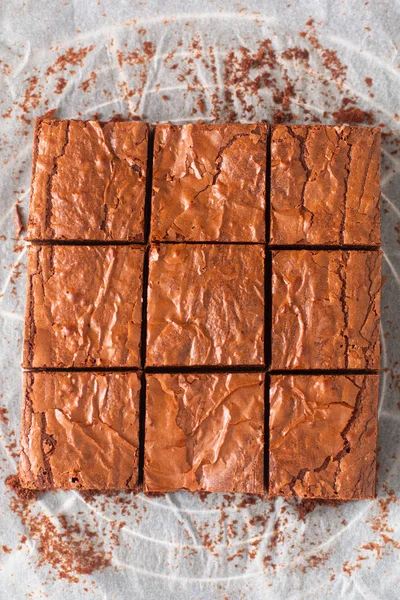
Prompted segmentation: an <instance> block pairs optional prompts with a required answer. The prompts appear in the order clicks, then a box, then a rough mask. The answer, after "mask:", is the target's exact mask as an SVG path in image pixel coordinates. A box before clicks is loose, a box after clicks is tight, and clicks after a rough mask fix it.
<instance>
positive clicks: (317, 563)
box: [0, 0, 400, 600]
mask: <svg viewBox="0 0 400 600" xmlns="http://www.w3.org/2000/svg"><path fill="white" fill-rule="evenodd" d="M399 8H400V7H399V3H398V2H389V1H387V2H385V1H380V2H371V1H370V2H364V1H358V0H345V1H344V2H332V0H331V1H329V0H325V1H323V0H321V1H319V2H317V1H314V2H310V1H307V2H306V1H303V0H301V1H296V0H288V1H287V2H280V1H279V0H276V1H274V2H273V1H269V2H266V1H263V2H262V1H261V0H260V1H258V0H254V1H250V2H246V3H245V4H240V3H233V2H227V1H219V2H212V1H209V2H207V1H205V0H203V1H202V2H197V1H193V2H183V1H181V0H179V1H174V2H164V3H161V2H152V1H150V0H149V1H147V2H128V1H124V2H114V1H112V0H107V1H103V0H99V1H95V0H92V1H90V2H79V1H78V0H75V1H70V0H65V1H58V2H51V1H50V0H40V1H37V2H32V1H30V0H28V1H27V2H23V1H22V0H7V2H2V3H1V5H0V81H1V85H0V114H1V132H0V188H1V194H0V202H1V211H0V223H1V232H0V256H1V269H0V278H1V281H0V293H1V297H0V317H1V322H0V327H1V333H0V360H1V365H0V368H1V371H0V372H1V375H2V384H1V391H0V452H1V457H0V475H1V478H0V489H1V494H0V598H1V599H3V598H4V599H7V600H9V599H10V598H12V599H20V598H35V599H36V598H51V599H57V598H62V597H67V598H69V599H75V598H76V599H78V598H79V599H81V598H93V599H97V598H107V599H111V598H112V599H118V600H120V599H125V598H126V599H128V598H139V599H140V598H143V599H144V598H146V599H147V598H150V599H159V598H162V599H165V600H168V599H170V598H171V599H174V600H180V599H184V600H186V599H187V598H193V599H196V600H197V599H205V600H210V599H221V600H222V599H228V598H229V599H251V600H258V599H261V598H263V599H269V598H271V599H272V598H273V599H279V598H282V599H284V598H287V597H290V598H292V599H293V600H294V599H297V598H318V599H319V598H324V599H325V598H326V599H329V598H335V599H337V598H346V599H353V598H354V599H357V598H376V599H385V600H390V599H392V598H397V597H398V595H399V591H398V586H399V573H400V571H399V559H398V557H399V549H400V536H399V509H400V504H399V502H398V496H399V492H400V478H399V474H398V473H399V459H400V457H399V444H400V435H399V430H400V427H399V424H400V394H399V390H400V368H399V364H398V361H399V359H400V356H399V355H400V352H399V349H398V348H399V324H400V319H399V312H398V304H399V303H398V298H399V292H400V289H399V288H400V279H399V267H400V255H399V248H400V246H399V243H400V202H399V189H400V169H399V154H398V150H399V144H400V117H399V116H398V113H400V108H399V106H398V99H399V97H400V58H399V55H398V42H399V34H398V32H399V30H400V19H399ZM52 108H56V109H57V116H59V117H63V118H68V117H76V118H89V117H91V116H93V115H94V114H97V115H98V116H99V118H101V119H104V120H106V119H108V118H111V117H112V116H113V115H114V114H117V113H120V114H122V115H123V116H125V117H140V118H141V119H145V120H148V121H151V122H158V121H167V120H170V121H172V122H176V123H181V122H184V121H195V120H199V119H204V120H205V121H213V120H217V121H218V120H219V121H224V120H228V119H237V120H241V121H255V120H258V119H266V120H267V121H272V120H275V121H277V120H286V121H290V122H296V121H297V122H311V121H317V122H318V121H319V120H321V121H322V122H325V123H335V122H342V121H343V120H351V121H356V122H364V123H368V122H372V123H375V124H382V125H383V133H384V137H383V144H382V233H383V247H384V261H383V270H384V280H385V284H384V287H383V298H382V341H383V357H382V366H383V373H382V381H381V388H382V393H381V400H380V409H379V448H380V450H379V473H378V499H377V500H376V501H373V502H369V501H367V502H354V503H347V504H342V505H335V504H325V505H321V504H315V503H311V502H309V503H305V504H300V503H296V502H286V501H284V500H282V499H277V500H276V501H274V502H271V501H268V500H260V499H256V500H254V499H253V498H251V497H249V496H244V495H237V496H230V495H224V496H221V495H208V496H206V495H204V496H202V495H193V496H192V495H190V494H188V493H185V492H179V493H174V494H169V495H167V496H160V497H145V496H144V495H142V494H139V495H137V496H135V495H132V494H125V493H121V494H110V495H107V496H104V495H93V494H82V493H78V492H68V493H61V492H60V493H58V492H57V493H56V492H51V493H46V494H42V495H40V496H38V497H37V498H36V499H31V500H29V499H21V498H18V496H17V495H16V494H15V491H14V492H13V491H11V490H10V489H9V487H8V486H6V484H5V481H4V480H5V478H6V477H7V476H8V475H10V474H13V473H16V469H17V452H18V442H17V439H18V433H19V423H20V416H19V412H20V406H21V373H20V361H21V350H22V328H23V310H24V288H25V278H26V267H25V248H24V245H23V243H22V237H21V236H19V237H18V236H17V235H16V231H15V223H14V215H15V206H16V205H17V206H18V207H19V209H20V211H21V214H22V217H23V220H24V221H25V220H26V218H27V214H28V200H29V182H30V162H31V147H32V129H33V118H34V117H35V116H36V115H40V114H43V113H44V112H46V111H47V110H49V109H52ZM22 236H23V233H22Z"/></svg>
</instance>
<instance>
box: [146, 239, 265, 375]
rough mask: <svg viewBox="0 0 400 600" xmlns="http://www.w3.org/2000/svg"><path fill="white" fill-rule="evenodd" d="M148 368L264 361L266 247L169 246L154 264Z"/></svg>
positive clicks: (159, 250) (156, 251) (155, 255)
mask: <svg viewBox="0 0 400 600" xmlns="http://www.w3.org/2000/svg"><path fill="white" fill-rule="evenodd" d="M146 362H147V366H153V367H156V366H157V367H158V366H178V367H180V366H185V365H186V366H209V365H219V366H224V365H262V364H263V363H264V249H263V247H262V246H258V245H229V244H220V245H219V244H161V246H157V245H153V246H152V248H151V250H150V258H149V285H148V302H147V357H146Z"/></svg>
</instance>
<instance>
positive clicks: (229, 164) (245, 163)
mask: <svg viewBox="0 0 400 600" xmlns="http://www.w3.org/2000/svg"><path fill="white" fill-rule="evenodd" d="M266 134H267V126H266V125H265V124H263V123H256V124H253V125H240V124H236V123H235V124H225V125H207V124H205V123H201V124H200V123H199V124H196V125H193V124H189V125H182V126H178V125H157V127H156V130H155V141H154V164H153V200H152V217H151V239H152V240H153V241H163V240H169V241H193V242H203V241H208V242H216V241H219V242H220V241H225V242H264V241H265V196H266V192H265V173H266V156H267V150H266Z"/></svg>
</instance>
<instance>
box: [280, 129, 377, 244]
mask: <svg viewBox="0 0 400 600" xmlns="http://www.w3.org/2000/svg"><path fill="white" fill-rule="evenodd" d="M379 162H380V129H379V128H378V127H374V128H373V127H350V126H348V125H342V126H339V127H326V126H325V125H312V126H307V125H277V126H275V127H274V128H273V132H272V141H271V243H273V244H282V245H283V244H289V245H290V244H316V245H318V244H321V245H322V244H323V245H326V244H333V245H342V244H350V245H361V246H362V245H379V242H380V232H379V224H380V212H379V195H380V188H379V186H380V182H379Z"/></svg>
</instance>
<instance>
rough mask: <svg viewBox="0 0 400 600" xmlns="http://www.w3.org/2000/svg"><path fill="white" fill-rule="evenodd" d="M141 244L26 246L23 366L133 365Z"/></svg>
mask: <svg viewBox="0 0 400 600" xmlns="http://www.w3.org/2000/svg"><path fill="white" fill-rule="evenodd" d="M143 258H144V249H143V248H141V247H135V246H31V247H29V248H28V294H27V296H28V298H27V308H26V318H25V341H24V366H25V367H28V368H30V367H34V368H46V367H50V368H51V367H53V368H55V367H65V368H68V367H81V368H84V367H139V366H140V364H141V362H140V336H141V319H142V275H143V273H142V271H143Z"/></svg>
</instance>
